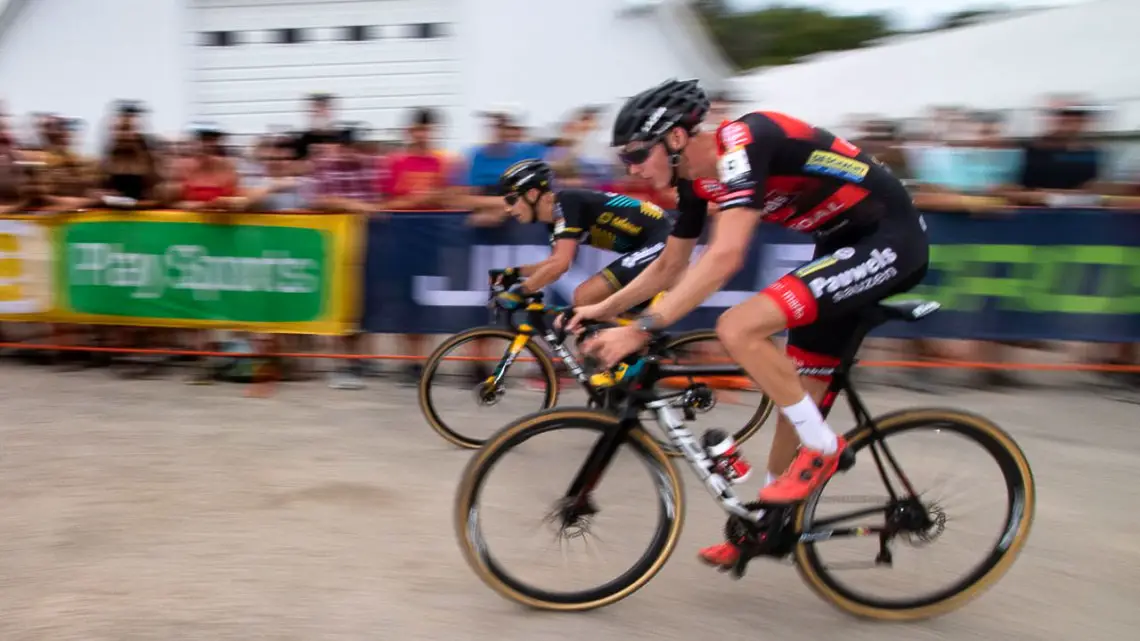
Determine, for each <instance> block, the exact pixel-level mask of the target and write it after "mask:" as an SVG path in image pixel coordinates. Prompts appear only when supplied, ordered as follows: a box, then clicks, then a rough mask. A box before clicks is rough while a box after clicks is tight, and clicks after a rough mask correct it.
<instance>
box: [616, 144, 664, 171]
mask: <svg viewBox="0 0 1140 641" xmlns="http://www.w3.org/2000/svg"><path fill="white" fill-rule="evenodd" d="M648 142H649V144H647V145H646V146H644V147H639V148H637V149H622V150H621V151H619V152H618V158H620V159H621V161H622V163H624V164H626V165H640V164H641V163H643V162H645V161H646V160H649V154H650V153H652V152H653V148H654V147H656V146H657V144H658V143H659V142H661V141H660V139H658V140H650V141H648Z"/></svg>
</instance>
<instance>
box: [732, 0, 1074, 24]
mask: <svg viewBox="0 0 1140 641" xmlns="http://www.w3.org/2000/svg"><path fill="white" fill-rule="evenodd" d="M1088 1H1090V0H783V1H782V2H773V1H771V0H729V3H730V4H732V5H733V6H735V7H738V8H742V9H753V8H759V7H764V6H766V5H773V4H784V5H788V4H791V5H808V6H815V7H823V8H826V9H828V10H830V11H833V12H836V13H872V12H888V13H890V14H892V16H893V17H894V20H895V22H894V24H895V26H896V27H902V28H906V29H919V28H923V27H928V26H930V25H931V24H933V22H934V21H935V20H936V19H937V18H938V16H941V15H944V14H947V13H953V12H955V11H961V10H963V9H971V8H976V7H985V6H993V5H995V4H1000V5H1004V6H1008V7H1018V8H1021V7H1047V6H1060V5H1066V4H1081V3H1084V2H1088Z"/></svg>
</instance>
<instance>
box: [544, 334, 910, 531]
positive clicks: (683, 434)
mask: <svg viewBox="0 0 1140 641" xmlns="http://www.w3.org/2000/svg"><path fill="white" fill-rule="evenodd" d="M881 322H882V320H881V319H879V318H878V317H870V318H868V319H867V320H866V321H865V322H864V323H863V324H862V325H861V326H860V328H859V329H858V331H857V332H856V335H855V337H854V340H853V341H852V346H851V347H850V348H849V349H848V350H847V351H846V353H845V354H844V356H843V357H842V358H841V359H840V363H839V365H838V366H836V367H835V368H834V369H831V370H822V369H819V368H813V369H812V370H811V372H812V373H813V374H817V375H830V376H831V377H832V378H831V382H830V383H829V385H828V387H827V390H826V392H825V394H824V397H823V399H822V401H821V403H820V412H821V413H822V414H823V416H824V417H826V416H828V415H829V414H830V413H831V410H832V408H833V407H834V405H835V401H836V399H837V398H838V397H839V393H840V392H846V396H847V401H848V405H849V406H850V408H851V412H852V414H853V415H854V417H855V420H856V424H857V425H859V426H867V427H868V428H869V429H870V430H871V431H872V433H873V435H874V436H873V437H872V439H873V440H872V443H871V445H870V450H871V454H872V457H873V458H874V460H875V464H876V466H877V467H878V470H879V475H880V478H881V479H882V480H883V484H884V485H885V486H886V488H887V491H888V493H889V495H890V502H891V503H894V502H896V501H898V500H899V496H898V493H897V492H896V491H895V489H894V487H893V486H892V484H891V483H890V479H889V478H888V476H887V472H886V468H885V467H884V459H886V461H887V462H888V463H889V465H890V466H891V468H892V469H893V471H894V472H895V475H896V476H897V478H898V479H899V480H900V481H901V482H902V484H903V486H904V487H905V489H906V491H907V492H908V493H909V495H910V496H915V495H916V493H915V491H914V488H913V487H912V486H911V484H910V481H909V479H908V478H907V477H906V475H905V474H904V473H903V472H902V469H901V468H900V467H899V465H898V462H897V460H896V459H895V458H894V456H893V455H892V454H891V452H890V451H889V450H888V449H887V447H886V444H885V443H883V442H882V440H881V439H879V438H875V437H876V436H877V435H878V429H877V427H876V425H875V421H874V419H873V417H872V416H871V414H870V412H869V411H868V410H867V407H866V406H865V405H864V404H863V401H862V399H861V398H860V397H859V395H858V394H857V393H856V392H855V389H854V388H853V386H852V384H851V379H850V371H851V369H852V368H853V367H854V365H855V363H856V362H857V359H856V358H855V354H856V352H857V350H858V347H859V345H860V344H861V343H862V340H863V338H865V337H866V335H867V334H868V333H869V332H870V330H871V329H873V328H874V327H875V326H876V325H877V324H879V323H881ZM634 370H639V371H636V372H635V371H634ZM804 371H805V369H804V368H801V372H804ZM740 373H741V369H740V367H739V366H733V367H728V366H719V365H691V366H688V365H686V366H678V365H662V364H660V363H659V362H658V361H657V359H656V358H652V357H650V358H642V359H639V360H637V361H636V362H635V363H634V365H631V366H630V368H629V370H628V371H627V373H626V379H631V378H632V381H631V382H630V383H629V384H628V386H629V390H630V392H629V393H630V398H629V400H628V401H626V402H625V403H624V407H623V410H622V414H621V420H620V422H619V427H618V429H616V430H612V431H610V432H607V433H606V434H604V435H603V436H602V437H601V438H599V439H598V441H597V442H596V443H595V444H594V447H593V448H592V449H591V451H590V453H589V454H588V455H587V458H586V461H585V463H584V464H583V466H582V468H581V469H580V470H579V471H578V474H577V476H576V477H575V478H574V481H573V482H572V483H571V485H570V488H569V490H568V491H567V493H566V498H567V499H568V500H567V504H568V505H570V506H571V509H576V508H580V507H582V506H585V505H587V501H588V497H589V495H590V493H591V492H592V491H593V489H594V488H595V487H596V486H597V484H598V482H599V481H600V480H601V478H602V475H603V474H604V472H605V470H606V468H607V467H608V465H609V463H610V461H611V460H613V457H614V455H615V454H616V453H617V450H618V448H619V447H620V446H621V443H622V442H623V441H624V440H625V438H626V435H627V434H628V433H629V431H630V430H632V429H634V428H637V427H641V421H640V419H639V418H638V411H639V409H640V408H642V407H644V408H647V409H651V410H653V412H654V413H655V414H656V422H657V424H658V426H659V427H660V428H661V430H662V431H663V432H664V433H665V435H666V436H667V437H668V439H669V441H670V442H671V443H672V444H673V445H674V446H675V447H676V448H677V449H678V450H680V451H681V452H682V453H683V454H684V457H685V459H686V460H687V461H688V462H689V465H690V467H692V469H693V472H694V473H695V474H696V475H697V478H698V479H700V481H701V483H702V484H703V485H704V486H705V489H706V490H708V492H709V494H711V495H712V497H713V499H715V500H716V501H717V503H718V504H719V505H720V507H721V509H723V510H724V511H725V512H727V513H728V514H730V515H732V516H736V517H739V518H741V519H744V520H746V521H748V522H751V523H757V522H759V520H760V519H761V518H762V517H763V516H764V515H765V514H766V512H768V511H769V510H765V509H750V508H749V507H747V506H746V505H745V504H744V503H743V502H742V501H741V500H740V498H739V497H738V496H737V494H736V492H735V490H734V489H733V486H732V484H731V483H729V482H728V481H726V480H725V479H724V478H723V477H721V476H720V475H719V474H715V473H713V471H712V469H713V462H712V460H711V459H710V458H709V456H708V455H707V454H706V453H705V450H704V448H703V447H702V446H701V445H700V443H699V442H697V440H696V438H694V436H693V434H692V432H691V431H689V429H688V428H687V427H686V423H685V421H684V419H683V418H682V416H680V415H679V414H678V411H677V410H676V409H675V408H674V407H672V406H671V404H670V403H669V402H668V400H666V399H663V398H661V397H660V396H659V395H658V394H657V392H656V391H655V390H654V383H656V381H657V380H659V379H663V378H669V377H673V376H694V377H696V376H733V375H739V374H740ZM882 512H883V508H882V507H875V508H868V509H863V510H856V511H853V512H850V513H847V514H840V515H835V516H832V517H829V518H826V519H821V520H820V521H819V522H817V523H816V525H817V526H827V525H831V524H833V523H838V522H841V521H847V520H851V519H855V518H859V517H862V516H870V515H876V514H882ZM886 531H887V530H886V528H885V527H857V528H836V529H829V530H819V529H815V528H813V530H812V531H811V532H801V533H799V535H798V536H799V539H800V540H801V541H812V540H823V539H828V538H833V537H840V536H869V535H884V533H885V532H886Z"/></svg>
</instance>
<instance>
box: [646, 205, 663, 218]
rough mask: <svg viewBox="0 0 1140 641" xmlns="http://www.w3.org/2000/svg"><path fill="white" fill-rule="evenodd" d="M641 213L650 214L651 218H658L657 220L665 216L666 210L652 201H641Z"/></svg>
mask: <svg viewBox="0 0 1140 641" xmlns="http://www.w3.org/2000/svg"><path fill="white" fill-rule="evenodd" d="M641 213H643V214H645V215H646V216H649V217H650V218H656V219H657V220H661V219H662V218H664V217H665V210H664V209H661V208H660V207H658V206H657V205H654V204H653V203H651V202H643V203H641Z"/></svg>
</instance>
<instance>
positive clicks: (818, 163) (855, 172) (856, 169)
mask: <svg viewBox="0 0 1140 641" xmlns="http://www.w3.org/2000/svg"><path fill="white" fill-rule="evenodd" d="M870 169H871V167H870V166H869V165H868V164H867V163H865V162H861V161H858V160H855V159H854V158H847V157H846V156H841V155H839V154H837V153H835V152H833V151H818V150H817V151H813V152H811V155H810V156H808V159H807V162H806V163H804V171H806V172H809V173H813V174H823V175H825V176H833V177H835V178H842V179H843V180H846V181H848V182H853V183H858V182H863V179H864V178H866V177H867V172H868V171H870Z"/></svg>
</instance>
